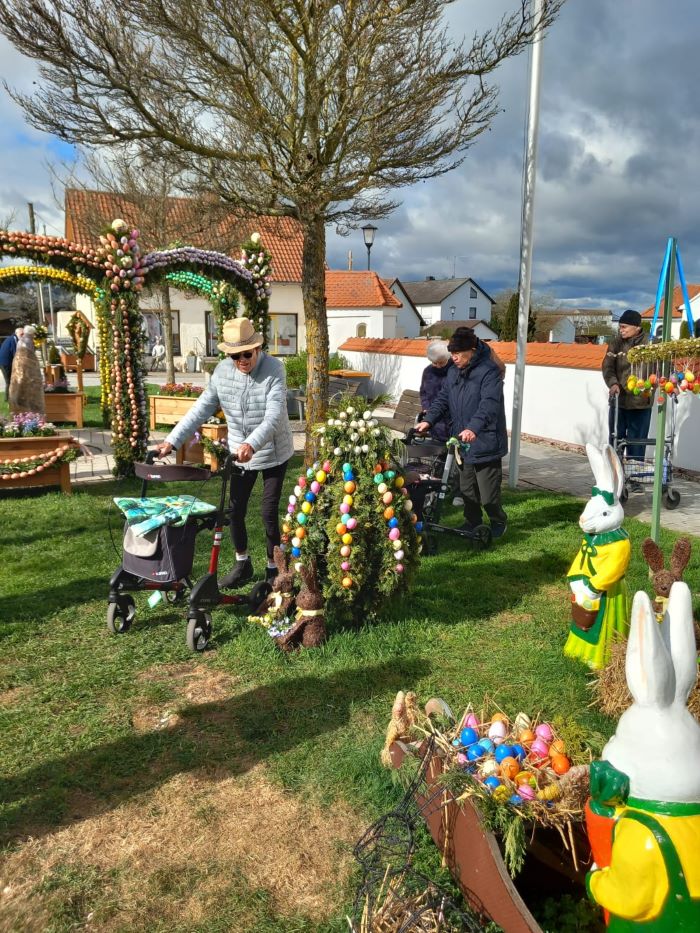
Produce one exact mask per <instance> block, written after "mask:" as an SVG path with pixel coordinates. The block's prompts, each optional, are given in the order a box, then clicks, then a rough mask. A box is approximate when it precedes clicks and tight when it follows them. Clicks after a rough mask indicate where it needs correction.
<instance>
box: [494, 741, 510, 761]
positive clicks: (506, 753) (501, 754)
mask: <svg viewBox="0 0 700 933" xmlns="http://www.w3.org/2000/svg"><path fill="white" fill-rule="evenodd" d="M495 755H496V761H497V762H499V763H500V762H501V761H503V759H504V758H512V757H513V746H512V745H506V744H505V743H504V744H502V745H499V746H498V748H497V749H496V752H495Z"/></svg>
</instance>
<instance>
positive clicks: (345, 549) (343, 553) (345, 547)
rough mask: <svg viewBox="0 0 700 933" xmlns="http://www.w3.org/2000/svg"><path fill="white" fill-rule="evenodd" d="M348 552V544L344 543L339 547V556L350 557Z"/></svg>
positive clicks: (349, 550) (349, 551)
mask: <svg viewBox="0 0 700 933" xmlns="http://www.w3.org/2000/svg"><path fill="white" fill-rule="evenodd" d="M350 553H351V548H350V545H348V544H344V545H343V546H342V547H341V549H340V556H341V557H350Z"/></svg>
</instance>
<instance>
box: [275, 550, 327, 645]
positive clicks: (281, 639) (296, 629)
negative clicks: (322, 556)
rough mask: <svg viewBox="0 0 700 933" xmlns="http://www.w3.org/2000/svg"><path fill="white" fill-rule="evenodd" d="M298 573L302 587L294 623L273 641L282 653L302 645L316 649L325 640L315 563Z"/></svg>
mask: <svg viewBox="0 0 700 933" xmlns="http://www.w3.org/2000/svg"><path fill="white" fill-rule="evenodd" d="M299 572H300V573H301V578H302V580H303V581H304V585H303V586H302V588H301V589H300V590H299V593H298V595H297V599H296V604H297V619H296V622H295V623H294V625H293V626H292V627H291V628H290V629H289V631H288V632H285V634H284V635H279V636H278V637H277V638H276V639H275V641H276V642H277V644H278V645H279V647H280V648H282V650H283V651H290V650H291V649H292V648H299V647H300V646H302V645H303V647H304V648H318V646H319V645H321V644H323V642H324V641H325V640H326V621H325V617H324V611H323V603H324V600H323V595H322V594H321V588H320V586H319V582H318V573H317V571H316V564H315V562H314V561H311V563H310V564H309V566H308V567H304V566H302V568H301V570H300V571H299Z"/></svg>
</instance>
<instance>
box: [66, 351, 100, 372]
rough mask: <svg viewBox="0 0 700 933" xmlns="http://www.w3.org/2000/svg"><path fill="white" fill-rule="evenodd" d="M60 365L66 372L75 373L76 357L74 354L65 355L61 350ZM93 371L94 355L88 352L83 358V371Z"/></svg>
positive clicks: (76, 366) (76, 367)
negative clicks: (61, 364)
mask: <svg viewBox="0 0 700 933" xmlns="http://www.w3.org/2000/svg"><path fill="white" fill-rule="evenodd" d="M60 352H61V363H63V366H64V367H65V370H66V372H73V373H74V372H77V369H78V357H77V356H76V355H75V353H66V352H65V351H63V350H61V351H60ZM94 369H95V354H94V353H91V352H90V351H89V350H88V352H87V353H86V354H85V356H84V357H83V370H84V371H89V372H92V371H94Z"/></svg>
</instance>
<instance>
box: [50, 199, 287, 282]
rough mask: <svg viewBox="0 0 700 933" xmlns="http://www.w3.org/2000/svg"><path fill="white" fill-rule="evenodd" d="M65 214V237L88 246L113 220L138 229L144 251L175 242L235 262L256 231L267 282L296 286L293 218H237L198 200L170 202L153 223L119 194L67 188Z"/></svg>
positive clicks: (94, 242)
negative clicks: (264, 252)
mask: <svg viewBox="0 0 700 933" xmlns="http://www.w3.org/2000/svg"><path fill="white" fill-rule="evenodd" d="M215 210H216V213H214V211H215ZM65 214H66V219H65V225H66V226H65V229H66V238H67V239H69V240H73V241H74V242H76V243H81V244H83V245H84V246H92V247H95V246H97V245H98V237H99V234H100V230H101V228H102V227H104V226H105V225H106V224H108V223H111V221H113V220H114V219H115V218H117V217H121V218H123V219H124V220H126V221H127V222H128V223H131V224H133V225H134V226H135V227H138V228H139V229H140V230H141V244H142V246H143V248H144V249H146V250H152V249H164V248H167V246H168V245H169V243H172V242H173V241H174V240H178V239H179V240H181V241H182V242H183V243H185V244H186V245H188V246H197V247H199V248H200V249H218V250H221V251H222V252H225V253H228V254H229V255H230V256H233V257H234V258H235V257H237V256H238V245H239V244H240V243H243V242H244V241H245V240H246V239H247V238H248V237H249V236H250V234H251V233H253V232H254V231H256V230H257V232H258V233H259V234H260V236H261V237H262V242H263V244H264V245H265V247H266V248H267V249H269V251H270V252H271V253H272V280H273V281H275V282H301V264H302V263H301V260H302V247H303V239H302V234H301V228H300V226H299V224H298V222H297V221H296V220H294V218H292V217H268V216H265V217H242V216H240V215H237V214H235V213H233V212H230V211H229V212H226V210H225V208H214V207H212V208H211V209H203V204H202V202H200V201H197V200H195V199H194V198H169V199H168V202H167V207H166V208H165V210H164V214H165V218H164V220H163V222H162V223H161V224H160V225H158V224H157V223H156V222H155V221H152V220H151V218H150V217H149V216H145V215H144V211H143V208H142V207H140V206H139V205H137V204H134V203H133V201H129V199H128V198H127V197H125V196H123V195H119V194H112V193H110V192H107V191H82V190H79V189H76V188H67V189H66V193H65ZM158 226H160V227H161V229H162V228H164V229H165V230H166V231H167V234H166V238H167V240H168V241H169V243H162V242H154V233H153V230H154V229H155V228H157V227H158ZM162 235H163V234H161V236H162Z"/></svg>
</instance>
